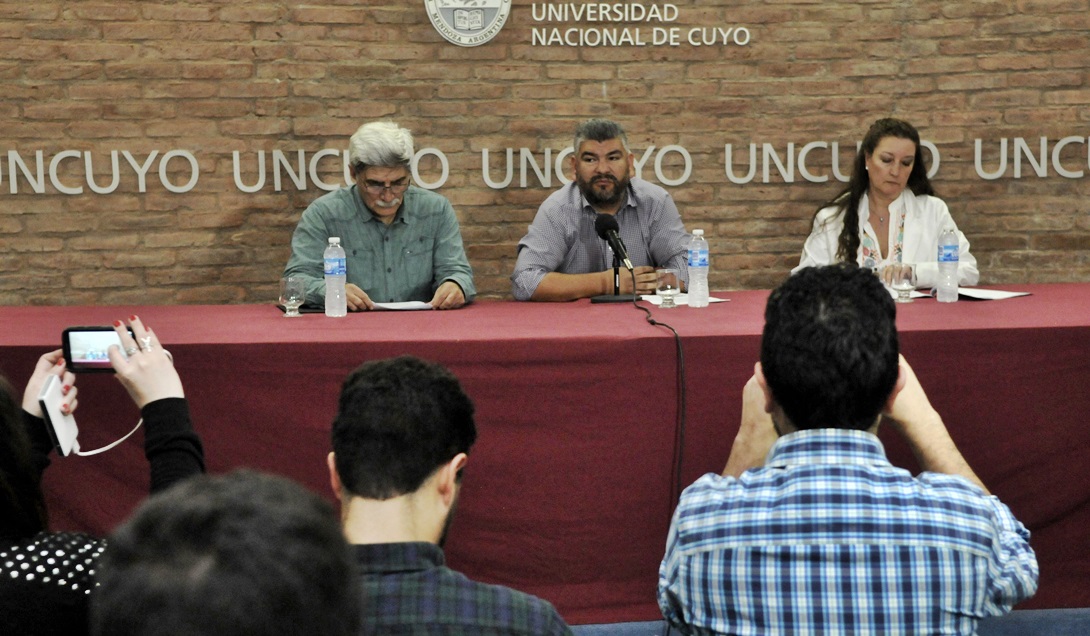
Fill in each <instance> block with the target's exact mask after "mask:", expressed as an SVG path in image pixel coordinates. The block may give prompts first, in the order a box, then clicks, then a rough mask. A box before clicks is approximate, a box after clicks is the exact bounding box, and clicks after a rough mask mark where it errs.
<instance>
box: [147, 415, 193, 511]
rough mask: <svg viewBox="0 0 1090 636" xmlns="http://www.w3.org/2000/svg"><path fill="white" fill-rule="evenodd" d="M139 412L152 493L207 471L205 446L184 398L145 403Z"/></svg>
mask: <svg viewBox="0 0 1090 636" xmlns="http://www.w3.org/2000/svg"><path fill="white" fill-rule="evenodd" d="M140 415H141V416H142V417H143V418H144V454H145V455H146V456H147V458H148V463H149V464H150V465H151V492H152V494H154V493H156V492H159V491H161V490H165V489H167V488H169V487H170V486H172V485H174V484H175V483H177V482H179V481H182V480H184V479H186V478H187V477H191V476H193V475H198V474H201V473H203V472H204V448H203V447H202V446H201V438H200V437H199V436H198V435H197V433H196V432H195V431H194V430H193V423H192V421H190V418H189V403H188V402H186V401H185V398H164V399H162V400H155V401H154V402H150V403H148V404H146V405H144V408H143V409H141V410H140Z"/></svg>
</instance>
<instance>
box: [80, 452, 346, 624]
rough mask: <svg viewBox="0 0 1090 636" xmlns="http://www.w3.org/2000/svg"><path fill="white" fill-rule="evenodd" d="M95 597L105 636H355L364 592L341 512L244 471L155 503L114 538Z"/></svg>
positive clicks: (288, 485) (94, 617) (94, 613)
mask: <svg viewBox="0 0 1090 636" xmlns="http://www.w3.org/2000/svg"><path fill="white" fill-rule="evenodd" d="M97 577H98V583H99V585H98V587H97V588H96V589H95V591H94V593H93V594H92V595H91V633H92V634H94V635H95V636H172V635H174V636H192V635H194V634H215V635H216V636H280V635H283V636H288V635H294V634H321V635H322V636H349V635H354V634H356V633H357V631H358V630H359V620H360V593H359V584H358V577H357V575H356V569H355V567H354V565H353V563H352V557H351V553H350V552H349V548H348V544H347V542H346V541H345V539H344V536H343V535H342V534H341V529H340V526H339V524H338V523H337V517H336V515H335V514H334V512H333V508H332V507H331V506H330V505H329V504H328V503H327V502H326V501H324V500H323V499H321V498H320V497H318V496H317V495H315V494H314V493H312V492H310V491H308V490H306V489H305V488H303V487H302V486H300V485H298V484H296V483H294V482H292V481H290V480H288V479H286V478H284V477H278V476H274V475H264V474H261V473H257V472H253V471H249V470H238V471H235V472H232V473H229V474H227V475H220V476H215V477H210V476H205V477H198V478H195V479H190V480H189V481H186V482H185V483H182V484H179V485H178V486H176V487H174V488H171V489H169V490H167V491H165V492H162V493H160V494H157V495H155V496H153V497H151V498H150V499H148V500H147V501H145V502H144V503H143V504H142V505H141V506H140V507H139V508H138V509H137V510H136V512H135V513H133V515H132V517H131V518H129V520H128V521H126V522H125V523H124V524H122V525H121V526H120V527H119V528H118V529H117V530H115V531H114V533H113V534H111V535H110V538H109V547H108V549H107V550H106V551H105V552H104V553H103V555H102V558H101V563H100V565H99V571H98V575H97Z"/></svg>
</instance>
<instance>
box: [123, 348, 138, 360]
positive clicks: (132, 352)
mask: <svg viewBox="0 0 1090 636" xmlns="http://www.w3.org/2000/svg"><path fill="white" fill-rule="evenodd" d="M137 351H139V349H137V348H136V347H125V355H127V356H128V357H130V358H131V357H133V356H134V355H136V352H137Z"/></svg>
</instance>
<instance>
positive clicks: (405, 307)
mask: <svg viewBox="0 0 1090 636" xmlns="http://www.w3.org/2000/svg"><path fill="white" fill-rule="evenodd" d="M375 309H388V310H390V311H413V310H417V309H434V307H432V306H431V304H429V303H426V302H423V301H420V300H406V301H404V302H400V303H375Z"/></svg>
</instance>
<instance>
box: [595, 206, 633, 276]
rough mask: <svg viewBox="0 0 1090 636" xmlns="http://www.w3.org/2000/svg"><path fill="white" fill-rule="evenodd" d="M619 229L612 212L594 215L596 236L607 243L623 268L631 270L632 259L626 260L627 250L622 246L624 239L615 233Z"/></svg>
mask: <svg viewBox="0 0 1090 636" xmlns="http://www.w3.org/2000/svg"><path fill="white" fill-rule="evenodd" d="M620 230H621V226H620V225H618V224H617V219H615V218H613V215H612V214H599V215H598V216H596V217H594V231H595V232H597V233H598V238H600V239H602V240H603V241H606V242H608V243H609V247H610V249H612V250H613V253H614V254H615V255H616V256H617V258H619V259H621V261H622V262H623V263H624V266H625V268H626V269H627V270H628V271H630V272H631V271H632V261H630V260H628V250H626V249H625V247H624V241H622V240H621V237H620V236H618V235H617V232H619V231H620Z"/></svg>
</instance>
